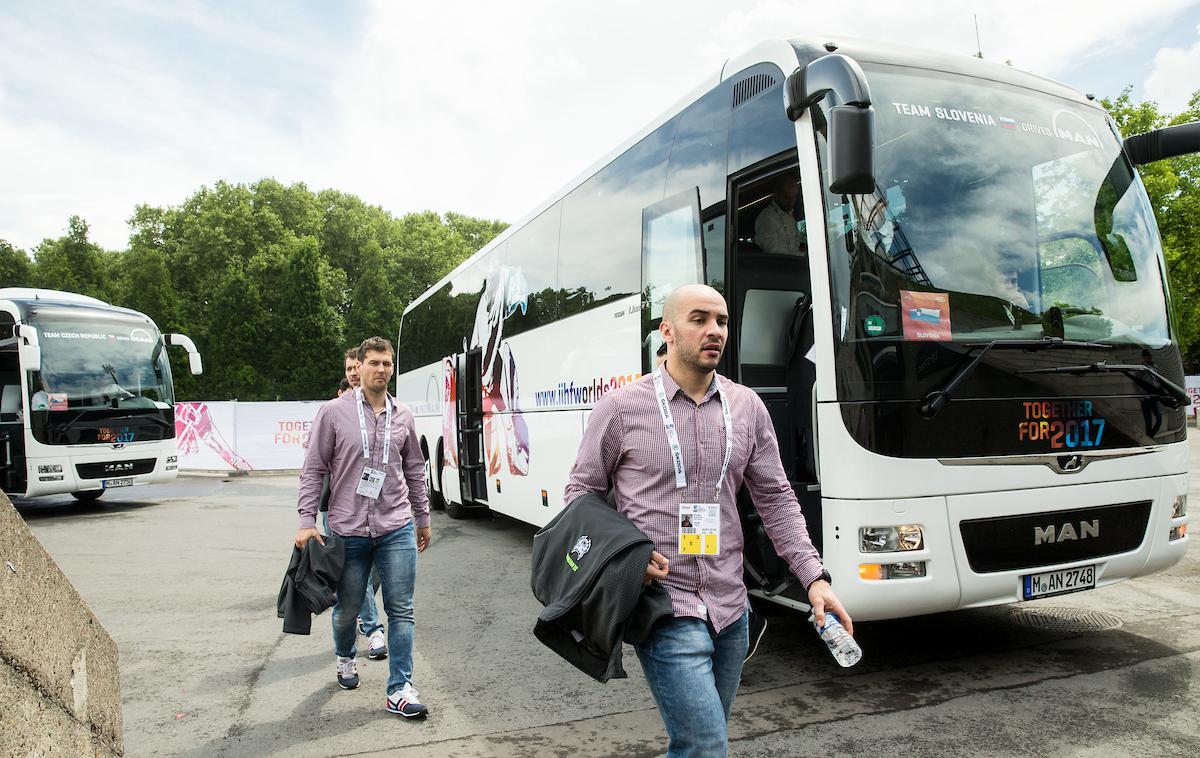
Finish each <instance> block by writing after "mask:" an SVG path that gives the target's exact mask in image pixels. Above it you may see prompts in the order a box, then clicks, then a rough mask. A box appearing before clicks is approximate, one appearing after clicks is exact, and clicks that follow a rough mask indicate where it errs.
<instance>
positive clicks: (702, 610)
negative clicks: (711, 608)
mask: <svg viewBox="0 0 1200 758" xmlns="http://www.w3.org/2000/svg"><path fill="white" fill-rule="evenodd" d="M696 611H697V612H699V613H701V614H703V615H708V606H707V605H705V604H704V603H696Z"/></svg>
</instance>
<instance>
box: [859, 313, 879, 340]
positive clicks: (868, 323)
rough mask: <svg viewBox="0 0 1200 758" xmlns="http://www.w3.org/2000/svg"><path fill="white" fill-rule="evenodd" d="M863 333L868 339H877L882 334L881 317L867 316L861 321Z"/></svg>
mask: <svg viewBox="0 0 1200 758" xmlns="http://www.w3.org/2000/svg"><path fill="white" fill-rule="evenodd" d="M863 331H864V332H866V333H867V336H869V337H878V336H879V335H881V334H883V316H867V317H866V318H865V319H863Z"/></svg>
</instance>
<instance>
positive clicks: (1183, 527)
mask: <svg viewBox="0 0 1200 758" xmlns="http://www.w3.org/2000/svg"><path fill="white" fill-rule="evenodd" d="M1186 536H1187V524H1180V525H1179V526H1173V527H1171V534H1170V535H1168V536H1167V541H1168V542H1174V541H1175V540H1181V539H1183V538H1184V537H1186Z"/></svg>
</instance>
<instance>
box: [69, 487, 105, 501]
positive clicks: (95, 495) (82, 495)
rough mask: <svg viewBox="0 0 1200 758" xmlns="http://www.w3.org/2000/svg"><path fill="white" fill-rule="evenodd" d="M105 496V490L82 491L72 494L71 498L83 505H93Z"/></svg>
mask: <svg viewBox="0 0 1200 758" xmlns="http://www.w3.org/2000/svg"><path fill="white" fill-rule="evenodd" d="M103 494H104V490H81V491H79V492H72V493H71V497H73V498H75V499H76V500H77V501H79V502H81V503H92V502H95V501H97V500H99V499H100V496H101V495H103Z"/></svg>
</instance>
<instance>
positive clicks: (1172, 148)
mask: <svg viewBox="0 0 1200 758" xmlns="http://www.w3.org/2000/svg"><path fill="white" fill-rule="evenodd" d="M835 51H836V52H835ZM1198 130H1200V125H1189V126H1188V127H1176V128H1175V129H1173V130H1170V131H1164V132H1159V133H1154V134H1153V135H1151V138H1150V139H1148V140H1143V141H1138V140H1139V138H1136V137H1135V138H1131V139H1130V140H1127V141H1126V142H1125V143H1124V145H1123V143H1122V140H1121V138H1120V136H1119V134H1118V132H1117V130H1116V127H1115V125H1114V124H1113V122H1112V120H1111V118H1110V117H1109V116H1108V115H1107V114H1106V113H1105V112H1104V111H1103V110H1102V109H1101V108H1100V106H1099V105H1098V104H1096V103H1095V102H1093V100H1092V98H1090V97H1085V96H1084V95H1081V94H1079V93H1078V92H1076V91H1074V90H1071V89H1069V88H1067V87H1065V86H1063V85H1061V84H1058V83H1055V82H1053V81H1049V80H1047V79H1043V78H1040V77H1037V76H1034V75H1031V74H1028V73H1024V72H1021V71H1018V70H1014V69H1012V68H1010V67H1008V66H1003V65H997V64H994V63H989V62H985V61H982V60H978V59H975V58H960V57H953V56H948V55H939V54H935V53H928V52H922V51H915V50H911V49H905V48H898V47H891V46H884V45H876V44H868V43H861V42H851V41H846V42H845V44H844V45H843V46H842V47H841V48H840V49H838V46H837V45H835V44H833V43H823V44H822V43H816V42H813V41H803V40H796V41H771V42H766V43H763V44H761V45H759V46H757V47H755V48H754V49H752V50H751V51H749V52H748V53H746V54H744V55H742V56H740V57H738V58H734V59H731V60H729V61H727V62H726V63H725V65H724V66H723V67H722V68H721V70H720V72H719V73H718V74H717V75H715V76H713V77H711V78H710V79H709V80H708V81H706V82H705V83H704V84H703V85H702V86H700V87H699V88H698V89H697V90H696V91H695V92H693V93H692V94H691V95H689V96H687V97H686V98H684V99H683V100H682V101H680V102H679V103H678V104H677V105H675V106H674V107H672V108H671V109H669V110H668V111H667V112H666V113H664V114H663V115H662V116H660V117H659V118H657V119H656V120H655V121H653V122H652V123H651V124H649V125H648V126H647V127H646V128H645V129H643V130H642V131H640V132H639V133H638V134H636V135H634V136H633V137H632V138H631V139H629V140H628V141H627V142H626V143H625V144H623V145H622V146H621V147H619V148H618V149H617V150H616V151H614V152H613V153H612V154H611V155H609V156H608V157H606V158H604V159H603V160H601V161H600V162H599V163H597V164H596V165H595V166H594V167H593V168H591V169H589V170H588V171H586V172H585V173H584V174H583V175H582V176H581V177H580V178H579V180H578V181H576V182H574V183H572V184H570V185H569V186H567V187H566V188H565V189H563V190H562V191H561V192H559V193H558V194H556V195H554V196H553V197H551V198H550V199H549V200H548V201H547V202H546V203H544V204H543V205H542V206H541V207H540V208H538V209H537V210H536V211H534V212H533V213H532V214H530V215H529V216H527V217H526V218H525V219H524V220H522V221H521V222H519V223H517V224H514V225H513V226H512V227H511V228H509V229H508V230H506V231H505V233H504V234H502V235H500V236H499V237H497V238H496V239H495V240H494V241H493V242H491V243H490V244H489V245H488V246H487V247H485V248H484V249H482V250H480V251H479V252H478V253H477V254H475V255H474V256H472V257H471V258H470V259H469V260H467V261H466V262H464V263H463V264H462V265H461V266H459V267H457V268H456V269H455V270H454V271H453V272H452V273H450V274H449V275H448V276H446V277H445V278H444V279H443V280H442V281H440V282H438V283H437V284H436V285H434V286H433V287H432V288H431V289H430V290H429V291H428V292H426V293H424V294H422V295H421V296H420V297H419V298H417V299H416V300H414V301H413V302H412V303H411V304H410V305H409V307H408V308H407V309H406V310H405V313H404V317H403V322H402V327H401V331H400V338H399V347H398V363H399V368H398V378H397V394H398V396H399V398H400V399H401V400H403V401H404V402H406V403H408V404H409V405H410V406H411V407H412V408H413V409H414V412H415V413H416V415H417V429H418V431H419V433H420V435H421V441H422V445H423V446H424V448H425V450H427V457H428V458H429V459H430V460H431V461H432V464H431V465H430V467H429V474H428V475H429V478H430V484H431V491H432V492H433V493H434V494H435V496H436V497H437V498H440V499H442V500H444V502H445V505H446V508H447V510H448V511H449V512H450V515H452V516H463V515H468V514H469V513H470V512H471V510H472V509H477V508H488V509H491V510H492V511H495V512H498V513H502V514H506V515H509V516H512V517H514V518H517V519H520V520H522V521H526V522H529V523H531V524H535V525H541V524H544V523H546V522H547V521H548V520H549V519H550V518H552V517H553V516H554V515H555V514H556V513H557V512H558V511H559V510H560V509H561V508H562V507H563V502H562V493H563V488H564V485H565V484H566V482H567V476H568V472H569V469H570V467H571V464H572V462H573V461H574V458H575V453H576V449H577V446H578V443H579V441H580V438H581V435H582V432H583V429H584V427H585V425H586V424H587V421H588V412H589V409H590V408H591V407H592V406H593V404H594V402H595V401H596V399H597V398H599V397H600V396H602V395H603V394H604V393H606V392H610V391H612V390H613V389H615V388H619V387H621V386H622V385H624V384H626V383H628V382H630V381H633V380H634V379H635V378H637V377H638V376H640V375H641V374H643V373H645V372H647V371H649V370H651V367H652V366H653V363H652V361H653V357H654V353H655V349H656V348H657V347H658V344H659V336H658V331H657V327H658V324H659V321H660V317H661V307H662V302H663V299H664V297H665V295H666V293H667V292H669V291H670V290H671V289H673V288H674V287H676V286H678V285H681V284H684V283H689V282H707V283H709V284H711V285H712V286H714V287H716V288H717V289H718V290H720V291H721V292H722V293H723V294H724V295H725V298H726V299H727V300H728V302H729V306H730V310H731V315H732V319H731V333H730V337H729V344H728V348H727V350H726V353H725V356H724V359H723V363H722V365H721V366H720V368H719V371H720V372H721V373H722V374H723V375H724V376H727V377H730V378H732V379H735V380H736V381H738V382H741V383H742V384H745V385H747V386H749V387H752V388H754V389H755V390H756V391H757V392H758V393H759V394H760V396H761V397H762V399H763V401H764V403H765V404H766V406H767V408H768V409H769V411H770V414H771V417H772V419H773V421H774V424H775V428H776V432H777V434H778V437H779V443H780V450H781V456H782V458H783V463H784V466H785V468H786V469H787V472H788V475H789V477H790V479H791V482H792V485H793V487H794V489H795V491H796V494H797V496H798V497H799V500H800V502H801V504H802V506H803V509H804V513H805V515H806V518H807V520H808V526H809V530H810V532H811V535H812V538H813V541H814V542H815V543H816V545H817V547H818V548H819V549H820V550H821V552H822V555H823V558H824V561H825V565H826V566H827V567H828V569H829V571H830V573H831V574H832V576H833V580H834V585H835V586H836V587H837V591H838V594H839V596H840V597H841V599H842V600H843V601H844V602H845V603H846V605H847V607H849V608H852V609H853V611H854V614H855V618H856V619H863V620H870V619H880V618H895V617H902V616H911V615H918V614H925V613H933V612H938V611H946V610H952V609H957V608H967V607H972V606H984V605H990V604H997V603H1007V602H1013V601H1022V600H1025V599H1031V598H1036V597H1044V596H1048V595H1052V594H1055V593H1059V592H1068V591H1074V590H1080V589H1087V588H1091V587H1098V586H1103V585H1107V584H1111V583H1113V582H1116V581H1120V580H1122V579H1127V578H1130V577H1134V576H1139V575H1142V574H1147V573H1150V572H1154V571H1159V570H1161V569H1163V568H1165V567H1167V566H1169V565H1171V564H1172V563H1174V562H1176V561H1178V560H1179V559H1180V557H1181V556H1182V555H1183V554H1184V552H1185V550H1186V548H1187V544H1188V539H1187V536H1186V531H1187V527H1186V522H1187V518H1186V492H1187V487H1188V485H1187V472H1188V454H1187V442H1186V436H1187V433H1186V429H1185V422H1184V410H1183V405H1184V404H1185V403H1186V397H1185V396H1184V395H1183V392H1182V390H1181V389H1180V387H1179V385H1182V384H1183V367H1182V360H1181V356H1180V351H1179V348H1178V345H1177V343H1176V341H1175V339H1174V336H1173V335H1174V330H1173V326H1172V321H1171V315H1170V313H1171V310H1170V300H1169V296H1168V292H1167V287H1166V282H1165V281H1164V273H1163V272H1164V270H1165V269H1164V265H1163V254H1162V249H1161V245H1160V241H1159V237H1158V231H1157V228H1156V225H1155V220H1154V216H1153V213H1152V210H1151V207H1150V204H1149V202H1148V200H1147V196H1146V193H1145V190H1144V188H1143V186H1142V184H1141V182H1140V180H1139V179H1138V177H1137V174H1136V172H1135V171H1134V170H1133V165H1132V164H1133V163H1134V162H1137V163H1145V162H1149V161H1150V160H1154V159H1157V158H1160V157H1170V156H1171V155H1173V154H1179V153H1183V152H1191V151H1194V150H1195V149H1196V147H1197V145H1198V144H1200V133H1198ZM792 198H798V199H796V200H795V201H794V202H793V201H792ZM781 218H782V219H784V220H785V223H780V221H779V220H780V219H781ZM740 508H741V510H742V516H743V521H742V526H743V531H744V534H745V537H746V556H747V568H746V580H747V584H748V586H749V587H750V588H751V591H752V593H753V594H755V595H758V596H761V597H767V598H770V599H772V600H775V601H777V602H780V603H782V604H784V605H791V606H794V607H798V608H799V607H806V606H805V604H804V600H805V594H804V591H803V589H802V588H801V587H800V586H799V585H798V584H797V583H796V581H795V579H794V578H793V577H792V576H791V575H790V574H789V572H788V570H787V568H786V566H785V565H784V564H783V563H782V562H781V561H780V560H779V558H778V557H777V556H776V554H775V552H774V550H773V549H772V547H771V544H770V541H769V540H768V539H767V538H766V537H765V534H764V531H763V528H762V526H761V523H760V521H759V519H758V517H757V515H756V514H755V512H754V509H753V507H752V505H751V504H750V503H748V502H747V501H746V498H745V496H744V493H743V497H742V500H741V505H740Z"/></svg>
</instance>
